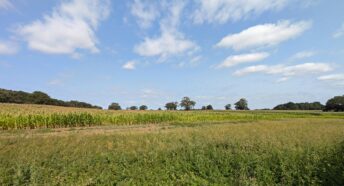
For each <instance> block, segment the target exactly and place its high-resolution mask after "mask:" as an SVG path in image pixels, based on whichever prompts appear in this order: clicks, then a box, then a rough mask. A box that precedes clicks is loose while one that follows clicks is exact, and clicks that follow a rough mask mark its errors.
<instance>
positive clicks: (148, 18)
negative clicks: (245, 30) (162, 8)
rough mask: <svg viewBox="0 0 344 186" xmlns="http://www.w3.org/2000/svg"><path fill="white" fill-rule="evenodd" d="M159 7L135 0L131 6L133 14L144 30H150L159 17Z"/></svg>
mask: <svg viewBox="0 0 344 186" xmlns="http://www.w3.org/2000/svg"><path fill="white" fill-rule="evenodd" d="M157 9H158V7H157V6H156V5H155V4H154V3H153V2H151V1H149V2H143V1H142V0H134V2H133V3H132V4H131V14H132V15H133V16H135V17H136V18H137V23H138V24H139V26H140V27H142V28H149V27H150V26H151V25H152V22H153V21H155V19H156V18H157V17H158V16H159V12H158V11H157Z"/></svg>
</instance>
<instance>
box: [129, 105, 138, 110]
mask: <svg viewBox="0 0 344 186" xmlns="http://www.w3.org/2000/svg"><path fill="white" fill-rule="evenodd" d="M129 110H137V106H131V107H129Z"/></svg>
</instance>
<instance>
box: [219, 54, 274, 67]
mask: <svg viewBox="0 0 344 186" xmlns="http://www.w3.org/2000/svg"><path fill="white" fill-rule="evenodd" d="M267 57H269V53H266V52H262V53H249V54H240V55H234V56H229V57H227V58H226V59H225V60H224V61H223V62H222V63H221V64H219V65H218V66H217V68H228V67H232V66H235V65H239V64H243V63H252V62H256V61H261V60H263V59H266V58H267Z"/></svg>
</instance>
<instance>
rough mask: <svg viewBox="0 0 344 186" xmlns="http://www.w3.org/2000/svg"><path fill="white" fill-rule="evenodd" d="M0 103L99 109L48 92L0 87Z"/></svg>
mask: <svg viewBox="0 0 344 186" xmlns="http://www.w3.org/2000/svg"><path fill="white" fill-rule="evenodd" d="M0 103H18V104H41V105H55V106H64V107H79V108H96V109H101V107H99V106H94V105H91V104H89V103H85V102H80V101H73V100H72V101H62V100H58V99H53V98H51V97H50V96H49V95H48V94H46V93H44V92H40V91H35V92H33V93H28V92H23V91H13V90H6V89H0Z"/></svg>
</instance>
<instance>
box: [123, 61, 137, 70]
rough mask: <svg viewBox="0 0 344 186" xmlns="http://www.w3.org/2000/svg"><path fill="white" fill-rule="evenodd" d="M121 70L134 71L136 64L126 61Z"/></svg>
mask: <svg viewBox="0 0 344 186" xmlns="http://www.w3.org/2000/svg"><path fill="white" fill-rule="evenodd" d="M122 68H123V69H126V70H134V69H135V68H136V62H135V61H128V62H127V63H125V64H124V65H123V66H122Z"/></svg>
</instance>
